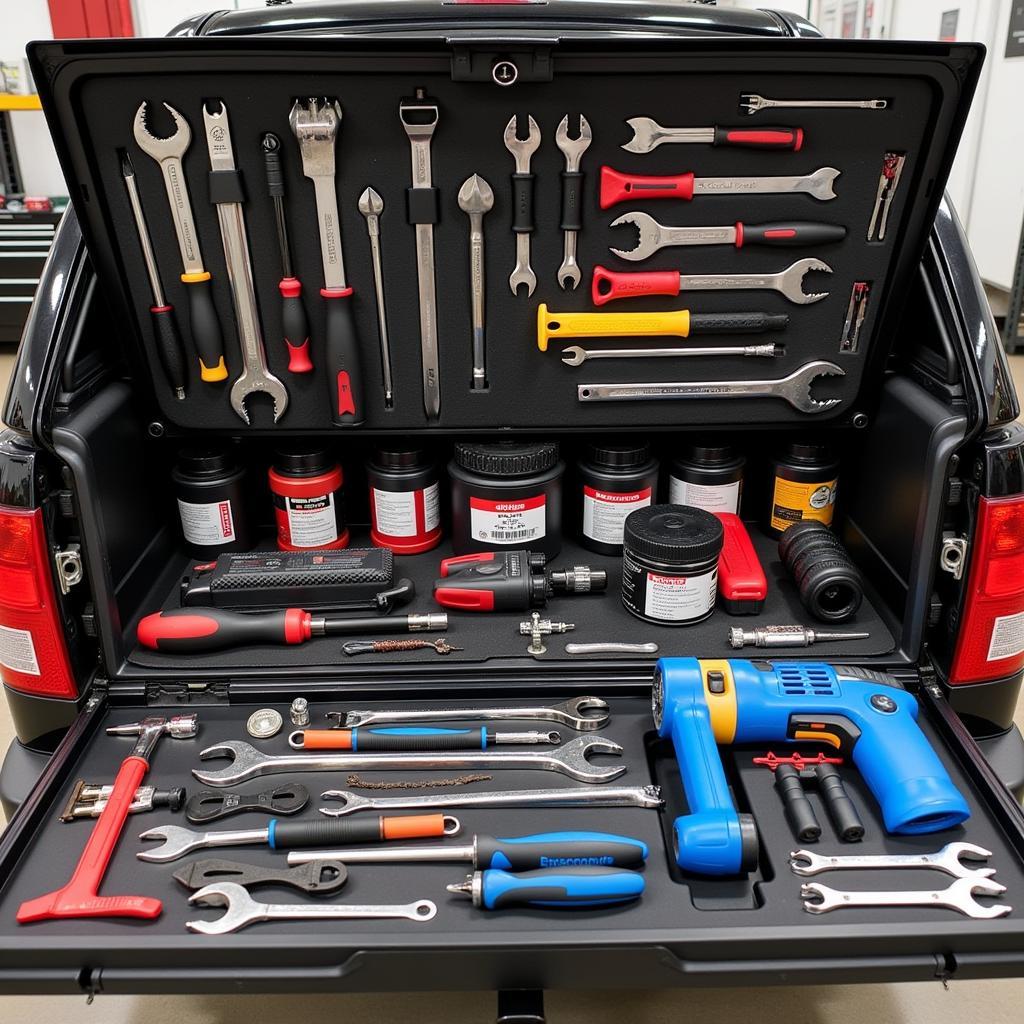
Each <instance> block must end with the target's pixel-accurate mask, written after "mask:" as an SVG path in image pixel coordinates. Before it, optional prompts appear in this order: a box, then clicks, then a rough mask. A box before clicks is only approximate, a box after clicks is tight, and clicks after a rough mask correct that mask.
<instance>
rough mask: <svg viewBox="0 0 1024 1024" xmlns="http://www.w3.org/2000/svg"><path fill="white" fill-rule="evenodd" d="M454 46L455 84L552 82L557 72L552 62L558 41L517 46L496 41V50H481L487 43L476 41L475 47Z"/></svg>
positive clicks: (458, 44)
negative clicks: (553, 48) (554, 48)
mask: <svg viewBox="0 0 1024 1024" xmlns="http://www.w3.org/2000/svg"><path fill="white" fill-rule="evenodd" d="M449 43H451V45H452V81H453V82H493V83H494V84H495V85H499V86H510V85H515V84H516V83H517V82H550V81H551V79H552V77H553V75H554V70H553V68H552V62H551V47H552V46H554V45H555V43H556V40H553V39H552V40H544V44H543V45H541V46H538V45H537V43H536V42H532V41H531V42H528V43H527V42H521V43H518V44H517V43H516V41H515V40H504V41H499V40H495V41H494V42H493V43H492V44H491V45H493V46H494V49H493V50H488V49H483V50H482V49H480V48H479V47H480V46H481V45H483V46H485V47H486V46H487V45H488V44H487V42H486V41H483V40H475V41H474V43H473V45H472V46H467V45H466V44H465V43H462V44H460V43H459V42H457V41H455V40H449Z"/></svg>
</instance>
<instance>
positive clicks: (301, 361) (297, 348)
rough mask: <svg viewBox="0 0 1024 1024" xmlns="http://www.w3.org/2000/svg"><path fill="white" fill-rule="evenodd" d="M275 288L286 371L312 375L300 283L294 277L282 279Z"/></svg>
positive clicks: (307, 328) (307, 331) (307, 330)
mask: <svg viewBox="0 0 1024 1024" xmlns="http://www.w3.org/2000/svg"><path fill="white" fill-rule="evenodd" d="M277 287H278V290H279V291H280V292H281V323H282V325H283V326H284V343H285V345H287V346H288V369H289V371H290V372H292V373H312V371H313V362H312V360H311V359H310V358H309V324H308V323H307V322H306V309H305V307H304V306H303V305H302V283H301V282H300V281H299V279H298V278H296V277H283V278H281V280H280V281H279V282H278V285H277Z"/></svg>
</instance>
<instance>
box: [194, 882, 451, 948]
mask: <svg viewBox="0 0 1024 1024" xmlns="http://www.w3.org/2000/svg"><path fill="white" fill-rule="evenodd" d="M188 901H189V903H192V904H197V905H199V906H202V907H227V910H226V911H225V912H224V913H223V915H221V916H220V917H218V918H217V919H216V920H215V921H186V922H185V927H186V928H187V929H188V930H189V931H190V932H199V933H200V934H201V935H228V934H230V933H231V932H237V931H241V930H242V929H243V928H248V927H249V925H251V924H256V923H258V922H259V921H311V920H316V921H323V920H325V919H327V920H332V921H339V920H345V921H351V920H363V919H367V918H405V919H406V920H408V921H421V922H422V921H429V920H430V919H431V918H432V917H434V916H435V915H436V914H437V906H436V904H434V903H432V902H431V901H430V900H417V901H416V902H415V903H404V904H399V903H392V904H384V903H373V904H363V905H360V904H355V903H350V904H344V903H259V902H257V901H256V900H254V899H253V898H252V897H251V896H250V895H249V893H248V892H247V891H246V889H244V888H243V887H242V886H240V885H236V884H235V883H234V882H217V883H215V884H214V885H208V886H206V887H205V888H203V889H200V890H199V891H198V892H194V893H192V895H191V896H189V898H188Z"/></svg>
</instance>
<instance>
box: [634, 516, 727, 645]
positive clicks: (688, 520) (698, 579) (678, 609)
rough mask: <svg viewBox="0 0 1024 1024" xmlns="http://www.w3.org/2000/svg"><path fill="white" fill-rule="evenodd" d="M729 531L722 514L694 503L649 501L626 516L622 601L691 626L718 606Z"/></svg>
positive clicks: (649, 615) (650, 615) (644, 613)
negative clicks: (722, 558)
mask: <svg viewBox="0 0 1024 1024" xmlns="http://www.w3.org/2000/svg"><path fill="white" fill-rule="evenodd" d="M724 537H725V531H724V530H723V529H722V524H721V522H720V521H719V519H718V517H717V516H715V515H713V514H712V513H711V512H707V511H705V510H704V509H702V508H691V507H690V506H688V505H649V506H648V507H647V508H641V509H637V511H636V512H632V513H630V515H629V516H628V518H627V519H626V525H625V529H624V530H623V538H622V540H623V548H622V604H623V605H624V606H625V608H626V611H628V612H632V613H633V614H634V615H635V616H636V617H637V618H638V619H644V620H645V621H646V622H655V623H658V624H659V625H662V626H691V625H693V624H694V623H695V622H702V621H703V620H704V619H706V618H707V617H708V616H709V615H711V613H712V612H713V611H714V610H715V596H716V592H717V589H718V556H719V555H720V554H721V553H722V543H723V541H724Z"/></svg>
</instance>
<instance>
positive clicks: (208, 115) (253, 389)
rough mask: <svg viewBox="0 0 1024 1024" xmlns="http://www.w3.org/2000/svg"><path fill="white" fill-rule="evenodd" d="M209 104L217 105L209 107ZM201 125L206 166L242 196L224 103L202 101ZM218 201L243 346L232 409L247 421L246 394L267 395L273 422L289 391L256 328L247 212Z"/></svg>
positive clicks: (281, 411)
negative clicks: (274, 370)
mask: <svg viewBox="0 0 1024 1024" xmlns="http://www.w3.org/2000/svg"><path fill="white" fill-rule="evenodd" d="M211 106H216V107H217V108H218V109H216V110H215V111H211V109H210V108H211ZM203 126H204V128H205V129H206V146H207V149H208V150H209V152H210V170H211V171H212V172H213V174H214V175H220V178H219V180H221V181H223V182H225V183H226V184H227V189H226V192H227V193H228V194H231V193H230V188H231V187H232V186H234V187H235V189H236V194H237V196H238V198H240V197H241V188H240V182H239V180H238V173H237V170H236V168H235V157H234V152H233V150H232V147H231V129H230V127H229V125H228V111H227V107H225V106H224V104H223V103H221V102H220V101H219V100H211V101H209V102H207V103H206V104H204V105H203ZM233 179H234V180H233ZM211 180H218V179H216V178H214V179H211ZM216 205H217V220H218V221H219V222H220V235H221V239H222V241H223V242H224V262H225V263H226V264H227V268H228V281H229V282H230V283H231V295H232V298H233V299H234V303H235V318H236V320H237V321H238V340H239V342H240V344H241V347H242V374H241V376H240V377H239V378H238V380H236V381H235V383H234V384H232V385H231V408H232V409H234V410H235V412H236V413H238V415H239V416H241V418H242V419H243V420H244V421H245V422H246V423H249V422H250V420H249V412H248V410H247V409H246V407H245V401H246V399H247V398H248V397H249V396H250V395H252V394H257V393H259V394H264V395H269V396H270V397H271V399H272V400H273V402H274V422H275V423H277V422H278V420H280V419H281V417H282V416H283V415H284V413H285V410H286V409H287V408H288V391H287V389H286V388H285V386H284V385H283V384H282V383H281V381H279V380H278V379H277V377H275V376H274V375H273V374H272V373H271V372H270V370H269V369H268V368H267V352H266V349H265V348H264V347H263V331H262V329H261V328H260V313H259V309H258V308H257V306H256V288H255V286H254V285H253V279H252V260H251V258H250V256H249V241H248V238H247V237H246V233H245V214H244V212H243V210H242V204H241V202H239V201H238V199H235V200H234V201H231V200H228V201H223V200H221V201H218V202H217V204H216Z"/></svg>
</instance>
